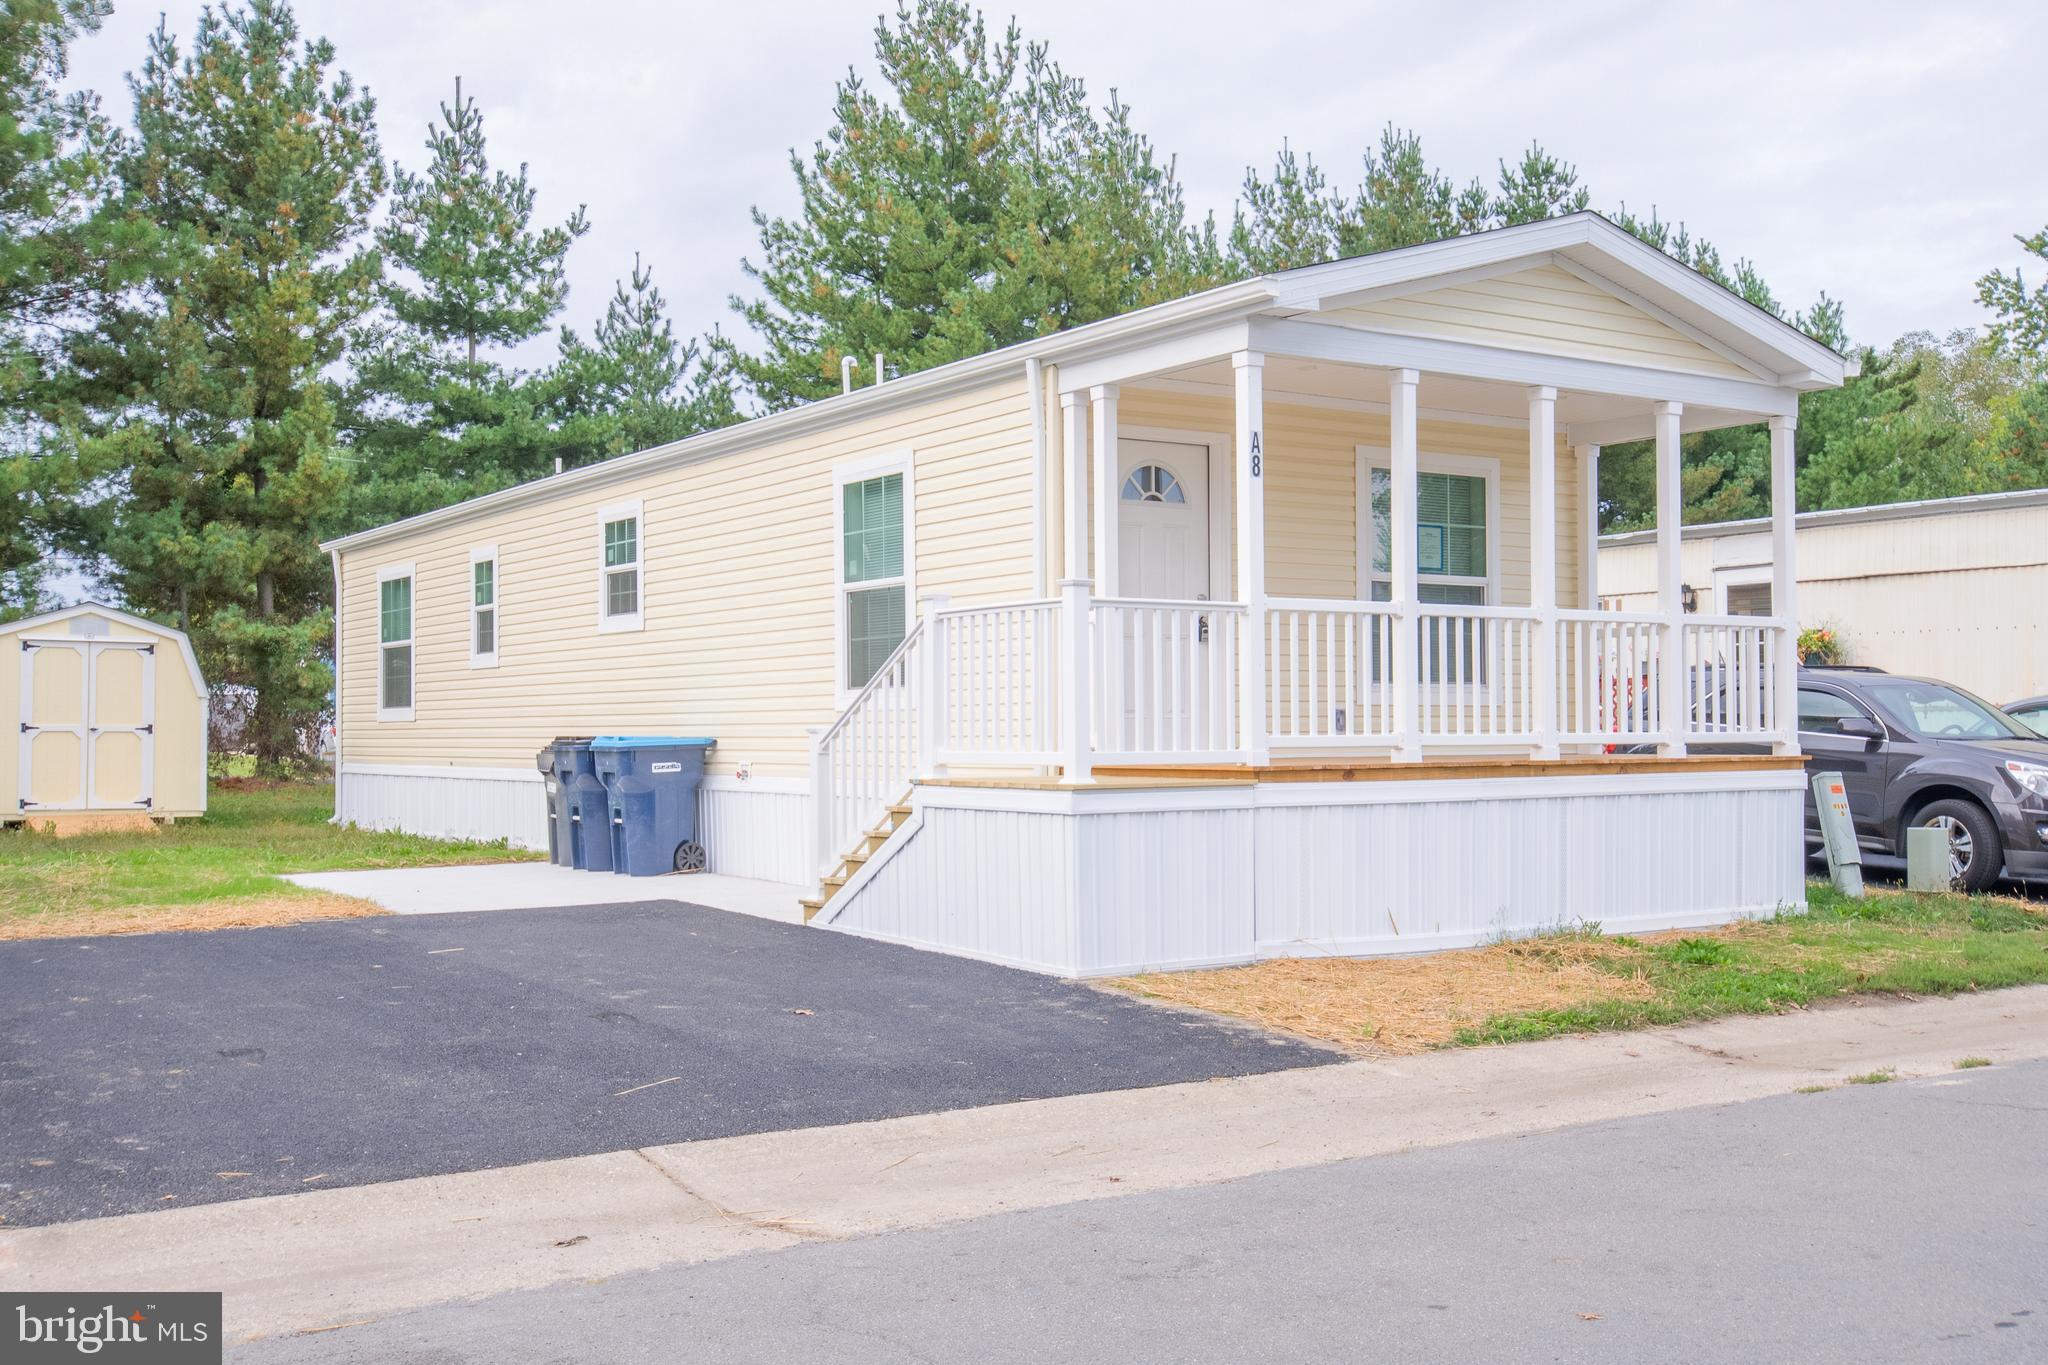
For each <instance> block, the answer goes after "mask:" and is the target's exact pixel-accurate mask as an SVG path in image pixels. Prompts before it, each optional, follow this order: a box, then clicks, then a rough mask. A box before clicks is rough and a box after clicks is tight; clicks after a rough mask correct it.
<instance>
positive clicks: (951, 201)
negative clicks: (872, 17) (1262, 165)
mask: <svg viewBox="0 0 2048 1365" xmlns="http://www.w3.org/2000/svg"><path fill="white" fill-rule="evenodd" d="M875 57H876V60H877V63H878V65H879V66H880V68H881V73H882V89H881V91H879V92H878V91H876V90H871V89H870V88H869V87H868V86H867V84H866V83H865V82H863V81H862V80H861V79H860V78H859V77H858V76H856V75H854V74H853V73H851V72H849V73H848V74H847V77H846V79H845V80H843V81H841V82H840V83H839V84H838V86H837V89H836V93H835V99H834V106H833V113H834V126H833V127H832V129H831V131H830V132H829V133H827V135H826V137H825V138H824V139H823V140H821V141H820V142H818V143H817V145H816V147H815V148H814V149H813V151H812V153H811V154H810V156H809V157H804V156H800V155H798V154H797V153H795V152H792V153H791V154H790V166H791V169H792V171H793V172H794V174H795V176H796V181H797V190H798V193H799V196H800V198H801V203H802V207H801V210H800V212H799V213H798V214H797V215H796V216H795V217H793V218H776V217H770V216H769V215H768V214H766V213H764V212H762V211H761V210H759V209H756V210H755V211H754V222H755V226H756V227H757V229H758V230H759V232H760V236H761V260H760V261H759V262H758V263H756V262H754V261H751V260H749V261H746V262H743V266H744V268H745V269H746V271H747V273H748V275H749V276H750V277H751V278H752V279H753V280H754V281H755V282H756V283H757V284H758V285H759V287H760V294H759V296H758V297H756V298H753V299H741V298H737V297H735V298H734V299H733V301H732V305H733V308H734V310H735V311H736V312H738V313H739V315H740V316H741V317H742V318H743V319H745V321H746V322H747V324H748V326H749V327H750V328H751V329H752V330H753V331H754V333H755V334H756V335H757V336H758V337H759V338H760V341H761V345H762V349H761V351H760V352H759V353H747V352H745V351H743V350H742V349H741V348H739V347H738V346H737V345H736V344H729V345H728V346H727V347H726V353H727V355H728V357H729V358H730V360H731V362H732V363H733V365H734V366H735V368H736V369H737V371H738V372H739V374H740V375H741V376H743V378H744V379H745V381H746V382H747V384H748V385H749V386H750V387H751V388H752V390H753V392H754V393H755V395H756V396H757V397H758V398H759V399H760V401H761V402H762V403H764V404H765V405H766V406H768V407H770V408H783V407H788V406H790V405H791V404H794V403H799V402H803V401H806V400H809V399H815V398H822V397H827V396H829V395H831V394H835V393H837V392H839V386H840V377H839V370H840V358H841V357H842V356H852V357H855V358H857V359H859V360H861V361H863V362H865V361H866V359H867V357H869V356H870V355H873V354H874V353H876V352H881V353H884V354H885V355H886V356H887V357H888V362H889V363H890V364H891V365H892V366H893V367H894V368H895V369H896V370H897V371H898V372H899V373H910V372H913V371H916V370H921V369H926V368H929V367H930V366H933V365H939V364H944V363H945V362H947V361H950V360H957V359H959V358H961V357H962V356H967V355H975V354H978V353H980V352H983V351H987V350H990V349H993V348H995V347H998V346H1003V345H1007V344H1009V343H1011V342H1015V341H1020V340H1024V339H1027V338H1029V337H1033V336H1039V335H1043V334H1045V333H1047V332H1050V331H1053V330H1056V329H1058V328H1061V327H1069V326H1074V325H1077V324H1079V323H1084V322H1090V321H1094V320H1095V319H1097V318H1099V317H1105V316H1109V315H1112V314H1114V313H1119V312H1124V311H1127V310H1128V309H1130V308H1133V307H1138V306H1142V305H1143V304H1144V303H1147V302H1152V301H1154V300H1157V299H1162V298H1172V297H1176V296H1178V295H1179V294H1182V293H1186V292H1188V291H1189V290H1190V289H1193V288H1199V287H1201V286H1202V285H1204V284H1206V283H1208V282H1209V281H1210V280H1211V279H1212V278H1214V273H1215V272H1216V271H1218V270H1219V269H1220V266H1221V260H1220V253H1219V252H1218V251H1217V250H1216V249H1215V244H1214V241H1213V235H1212V234H1210V233H1208V232H1206V231H1204V230H1202V229H1195V228H1190V227H1189V226H1188V224H1187V222H1186V209H1185V205H1184V204H1183V202H1182V199H1181V193H1180V188H1179V185H1178V182H1177V181H1176V180H1175V179H1174V176H1173V172H1172V168H1171V166H1170V165H1168V166H1162V165H1160V164H1159V163H1158V162H1157V160H1156V158H1155V156H1154V154H1153V152H1152V149H1151V147H1150V145H1149V144H1148V143H1147V142H1146V141H1145V139H1144V138H1142V137H1141V136H1139V135H1137V134H1136V133H1135V132H1134V131H1133V129H1132V128H1131V125H1130V122H1129V118H1128V111H1126V110H1124V109H1123V107H1122V106H1121V105H1119V104H1117V103H1115V102H1114V101H1112V103H1111V105H1110V107H1109V109H1108V111H1107V113H1106V115H1105V116H1103V117H1098V116H1097V115H1096V114H1095V112H1094V111H1093V110H1092V109H1091V108H1090V107H1089V105H1088V103H1087V97H1086V91H1085V88H1084V87H1083V85H1082V83H1081V82H1080V81H1079V80H1078V79H1075V78H1073V77H1069V76H1067V75H1066V74H1065V73H1064V72H1063V71H1062V70H1061V69H1060V68H1059V67H1058V66H1057V65H1056V64H1054V63H1053V62H1052V61H1051V60H1050V59H1049V57H1048V55H1047V52H1046V49H1045V48H1044V47H1043V46H1041V45H1031V46H1029V47H1027V46H1026V45H1025V43H1024V42H1023V40H1022V38H1021V37H1020V36H1019V34H1018V31H1017V29H1016V27H1015V26H1014V25H1012V26H1011V27H1010V28H1009V29H1008V30H1007V31H1006V32H1005V33H1004V34H1003V35H1002V36H1000V37H992V36H991V35H990V33H989V31H988V27H987V24H986V23H985V21H984V20H983V18H982V16H981V15H980V14H979V13H978V12H976V11H974V10H972V9H970V8H969V7H968V6H967V5H965V4H963V3H959V2H958V0H918V3H917V5H916V7H915V8H914V9H911V8H904V9H901V10H899V11H898V12H897V14H896V17H895V22H894V23H893V24H891V23H890V22H889V21H888V20H886V19H885V20H883V21H881V22H880V23H878V24H877V26H876V29H875Z"/></svg>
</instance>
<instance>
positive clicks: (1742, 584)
mask: <svg viewBox="0 0 2048 1365" xmlns="http://www.w3.org/2000/svg"><path fill="white" fill-rule="evenodd" d="M1774 573H1775V570H1773V569H1772V568H1771V566H1770V565H1768V564H1758V565H1754V566H1751V567H1746V568H1740V569H1715V570H1714V610H1715V611H1716V612H1718V613H1719V614H1720V615H1722V616H1733V615H1734V614H1735V613H1734V612H1732V611H1730V610H1728V589H1730V588H1753V587H1756V586H1757V585H1758V584H1762V585H1763V586H1765V587H1771V586H1773V583H1772V575H1773V574H1774ZM1777 615H1778V603H1777V599H1776V596H1775V595H1773V597H1772V601H1771V614H1770V615H1769V616H1759V617H1757V618H1756V619H1757V620H1759V621H1773V620H1776V619H1777Z"/></svg>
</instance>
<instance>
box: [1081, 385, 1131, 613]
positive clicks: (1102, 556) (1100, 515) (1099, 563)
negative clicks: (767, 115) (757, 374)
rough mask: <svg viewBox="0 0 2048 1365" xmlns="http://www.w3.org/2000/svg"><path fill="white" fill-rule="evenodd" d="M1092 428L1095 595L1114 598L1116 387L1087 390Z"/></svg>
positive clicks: (1118, 487)
mask: <svg viewBox="0 0 2048 1365" xmlns="http://www.w3.org/2000/svg"><path fill="white" fill-rule="evenodd" d="M1088 402H1089V408H1090V411H1091V412H1092V414H1093V416H1094V427H1095V479H1094V483H1095V595H1096V596H1098V597H1115V596H1116V595H1117V579H1118V578H1119V577H1120V574H1119V573H1118V569H1119V568H1120V567H1121V566H1120V565H1119V563H1118V560H1117V545H1116V500H1117V494H1119V493H1120V492H1122V491H1123V485H1122V482H1121V481H1120V480H1119V479H1118V478H1117V468H1118V460H1117V453H1116V385H1114V384H1098V385H1096V386H1095V387H1094V388H1092V389H1090V390H1088Z"/></svg>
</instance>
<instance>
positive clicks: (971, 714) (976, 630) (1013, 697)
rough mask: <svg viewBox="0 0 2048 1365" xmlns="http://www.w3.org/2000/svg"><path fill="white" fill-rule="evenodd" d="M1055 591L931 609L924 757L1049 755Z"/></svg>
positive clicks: (985, 759) (1055, 694) (986, 759)
mask: <svg viewBox="0 0 2048 1365" xmlns="http://www.w3.org/2000/svg"><path fill="white" fill-rule="evenodd" d="M1059 612H1060V604H1059V600H1058V599H1057V598H1054V599H1051V600H1046V601H1032V602H1012V603H1006V604H1004V605H1002V606H994V607H949V608H941V609H939V610H937V611H934V612H933V613H932V614H931V617H930V621H931V623H932V624H931V629H932V630H933V631H934V633H933V635H932V637H931V640H930V643H929V644H928V645H927V648H928V649H929V650H930V651H931V654H930V656H929V674H930V677H931V691H930V695H931V697H932V711H933V716H932V735H933V745H932V755H931V757H932V763H933V766H934V767H935V768H940V769H943V768H944V767H946V766H947V765H949V764H956V763H957V764H969V765H972V764H994V765H998V766H1000V765H1004V764H1028V765H1040V764H1048V763H1053V762H1055V761H1057V753H1056V750H1057V747H1058V743H1059V717H1060V710H1059V685H1058V679H1059V670H1058V668H1057V667H1056V666H1055V661H1056V660H1057V659H1058V657H1059Z"/></svg>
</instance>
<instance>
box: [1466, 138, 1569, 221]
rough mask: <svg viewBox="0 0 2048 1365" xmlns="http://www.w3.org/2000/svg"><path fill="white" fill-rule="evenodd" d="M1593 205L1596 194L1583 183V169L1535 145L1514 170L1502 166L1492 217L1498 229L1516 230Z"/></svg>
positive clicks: (1507, 166) (1524, 153)
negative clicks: (1498, 193) (1580, 169)
mask: <svg viewBox="0 0 2048 1365" xmlns="http://www.w3.org/2000/svg"><path fill="white" fill-rule="evenodd" d="M1592 202H1593V196H1592V193H1591V192H1590V191H1588V190H1587V189H1586V187H1585V186H1583V185H1581V184H1580V183H1579V168H1578V167H1576V166H1574V165H1572V164H1571V163H1570V162H1568V161H1559V160H1558V159H1557V158H1556V157H1554V156H1552V155H1551V154H1550V153H1549V152H1546V151H1544V150H1543V148H1542V147H1541V146H1539V145H1538V144H1536V143H1534V142H1532V143H1530V144H1529V150H1528V151H1526V152H1523V153H1522V159H1521V160H1520V161H1519V162H1517V163H1516V164H1515V165H1514V166H1513V167H1510V166H1509V165H1508V163H1507V162H1505V161H1503V162H1501V163H1500V196H1499V197H1498V198H1496V199H1495V200H1494V201H1493V206H1492V210H1491V216H1492V219H1493V223H1494V225H1495V226H1498V227H1512V226H1514V225H1515V224H1517V223H1540V222H1542V221H1543V220H1544V219H1545V218H1561V217H1563V216H1564V215H1565V214H1568V213H1583V212H1584V211H1585V210H1586V208H1587V207H1588V206H1589V205H1590V204H1591V203H1592Z"/></svg>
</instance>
